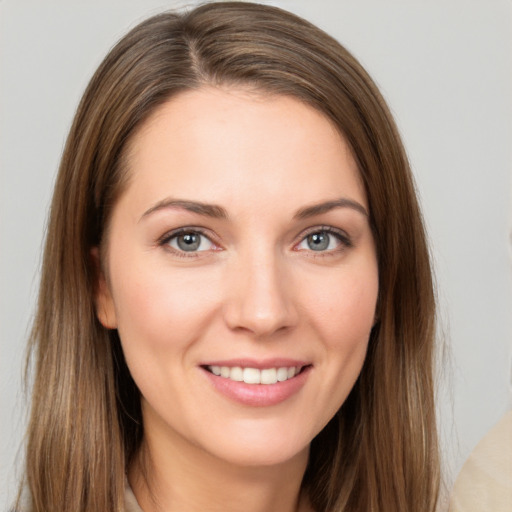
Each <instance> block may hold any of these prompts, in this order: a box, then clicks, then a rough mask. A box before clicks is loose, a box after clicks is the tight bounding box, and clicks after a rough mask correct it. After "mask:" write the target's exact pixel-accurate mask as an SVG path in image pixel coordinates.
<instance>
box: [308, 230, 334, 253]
mask: <svg viewBox="0 0 512 512" xmlns="http://www.w3.org/2000/svg"><path fill="white" fill-rule="evenodd" d="M308 245H309V248H310V249H312V250H313V251H325V249H327V248H328V247H329V236H328V235H327V233H324V232H322V233H313V234H312V235H309V236H308Z"/></svg>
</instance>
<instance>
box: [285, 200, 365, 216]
mask: <svg viewBox="0 0 512 512" xmlns="http://www.w3.org/2000/svg"><path fill="white" fill-rule="evenodd" d="M335 208H351V209H352V210H355V211H356V212H359V213H361V214H362V215H364V216H365V217H369V216H370V215H369V214H368V211H367V210H366V208H365V207H364V206H363V205H362V204H361V203H358V202H357V201H354V200H353V199H348V198H345V197H341V198H339V199H333V200H332V201H325V202H323V203H318V204H314V205H312V206H306V207H304V208H301V209H300V210H298V211H297V213H296V214H295V215H294V218H295V219H307V218H309V217H314V216H315V215H321V214H322V213H327V212H329V211H331V210H334V209H335Z"/></svg>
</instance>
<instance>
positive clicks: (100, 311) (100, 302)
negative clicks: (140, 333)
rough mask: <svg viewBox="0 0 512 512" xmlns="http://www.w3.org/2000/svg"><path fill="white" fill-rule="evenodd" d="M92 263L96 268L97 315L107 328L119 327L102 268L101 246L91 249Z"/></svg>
mask: <svg viewBox="0 0 512 512" xmlns="http://www.w3.org/2000/svg"><path fill="white" fill-rule="evenodd" d="M90 255H91V263H92V268H93V270H94V305H95V307H96V317H97V318H98V320H99V322H100V323H101V325H103V327H105V328H106V329H117V318H116V312H115V308H114V300H113V299H112V294H111V292H110V288H109V286H108V283H107V279H106V277H105V273H104V272H103V270H102V268H101V262H100V254H99V248H98V247H93V248H92V249H91V253H90Z"/></svg>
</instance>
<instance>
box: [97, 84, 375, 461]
mask: <svg viewBox="0 0 512 512" xmlns="http://www.w3.org/2000/svg"><path fill="white" fill-rule="evenodd" d="M128 167H129V170H128V172H129V177H130V180H129V185H128V187H127V189H126V191H125V192H124V193H123V194H122V196H121V198H120V199H119V201H118V203H117V204H116V206H115V207H114V210H113V214H112V219H111V225H110V231H109V239H108V242H107V251H106V261H105V262H104V264H105V265H104V266H105V268H106V269H107V271H106V275H107V277H106V278H103V277H101V279H100V286H99V288H98V289H99V292H98V296H97V310H98V316H99V319H100V321H101V322H102V323H103V325H105V326H107V327H110V328H117V329H118V332H119V335H120V338H121V343H122V347H123V351H124V354H125V356H126V361H127V364H128V367H129V369H130V371H131V374H132V376H133V378H134V380H135V382H136V384H137V386H138V387H139V389H140V391H141V395H142V410H143V416H144V430H145V435H146V436H147V437H149V438H152V439H153V441H154V442H155V443H156V444H157V445H158V443H161V444H162V446H163V444H165V443H169V442H170V443H171V445H173V444H174V445H176V446H177V445H180V446H189V447H193V448H194V450H196V451H197V452H198V453H207V454H209V455H210V456H212V455H213V456H214V457H218V458H222V459H224V460H226V461H229V462H231V463H235V464H242V465H268V464H277V463H280V462H284V461H287V460H290V459H292V458H293V457H295V456H300V455H301V454H302V455H304V454H307V450H308V446H309V443H310V441H311V440H312V438H313V437H314V436H315V435H316V434H318V433H319V431H320V430H321V429H322V428H323V427H324V426H325V425H326V424H327V422H328V421H329V420H330V419H331V418H332V417H333V415H334V414H335V413H336V411H337V410H338V408H339V407H340V406H341V404H342V403H343V402H344V400H345V398H346V397H347V395H348V393H349V391H350V389H351V388H352V386H353V384H354V382H355V380H356V378H357V376H358V374H359V372H360V370H361V367H362V364H363V360H364V358H365V354H366V349H367V344H368V338H369V334H370V330H371V328H372V325H373V323H374V315H375V305H376V300H377V293H378V272H377V262H376V251H375V246H374V240H373V237H372V233H371V230H370V225H369V219H368V213H367V212H368V204H367V199H366V195H365V191H364V187H363V185H362V182H361V179H360V176H359V172H358V169H357V166H356V163H355V161H354V159H353V158H352V155H351V153H350V151H349V148H348V147H347V144H346V143H345V141H344V140H343V138H342V137H341V136H340V135H339V133H338V132H337V131H336V129H335V128H334V127H333V125H332V124H331V123H330V121H328V120H327V119H326V117H324V116H323V115H322V114H320V113H319V112H317V111H316V110H314V109H313V108H311V107H309V106H306V105H305V104H303V103H301V102H299V101H298V100H296V99H291V98H289V97H283V96H268V95H256V94H255V93H250V92H248V91H245V90H243V89H227V88H226V89H220V88H216V89H215V88H203V89H200V90H196V91H191V92H186V93H182V94H181V95H179V96H177V97H175V98H173V99H171V100H170V101H169V102H167V103H166V104H164V105H163V106H162V107H160V108H159V109H158V110H157V111H156V113H155V114H154V115H153V116H152V117H151V118H150V119H149V121H147V122H146V123H145V125H143V127H142V128H141V130H140V131H139V132H138V133H137V135H136V136H135V137H134V139H133V141H132V143H131V144H130V147H129V151H128ZM219 373H220V375H219ZM258 382H260V383H258ZM155 440H156V441H155Z"/></svg>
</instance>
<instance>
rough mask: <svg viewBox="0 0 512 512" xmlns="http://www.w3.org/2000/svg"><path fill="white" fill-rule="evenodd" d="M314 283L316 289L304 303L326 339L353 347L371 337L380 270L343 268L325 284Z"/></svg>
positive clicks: (332, 342)
mask: <svg viewBox="0 0 512 512" xmlns="http://www.w3.org/2000/svg"><path fill="white" fill-rule="evenodd" d="M314 284H315V285H316V286H315V289H316V292H315V293H311V294H309V295H310V296H309V298H308V300H307V301H304V304H307V308H308V309H309V311H308V316H309V317H310V318H312V319H313V323H314V327H315V329H316V330H317V331H318V332H319V333H321V335H322V337H323V338H324V341H325V342H326V343H328V344H329V345H331V344H333V345H335V346H336V345H337V346H340V347H341V346H344V345H346V346H347V348H349V346H350V345H351V344H357V345H358V344H360V342H361V340H367V338H368V336H369V333H370V331H371V328H372V327H373V324H374V320H375V310H376V304H377V296H378V289H379V285H378V275H377V271H376V270H375V269H374V268H370V270H367V271H361V272H357V271H350V270H348V271H341V272H340V273H339V274H338V275H337V276H331V277H330V278H329V279H325V280H324V282H323V283H322V282H319V281H318V280H317V281H316V282H315V283H314ZM319 285H322V286H319Z"/></svg>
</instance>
